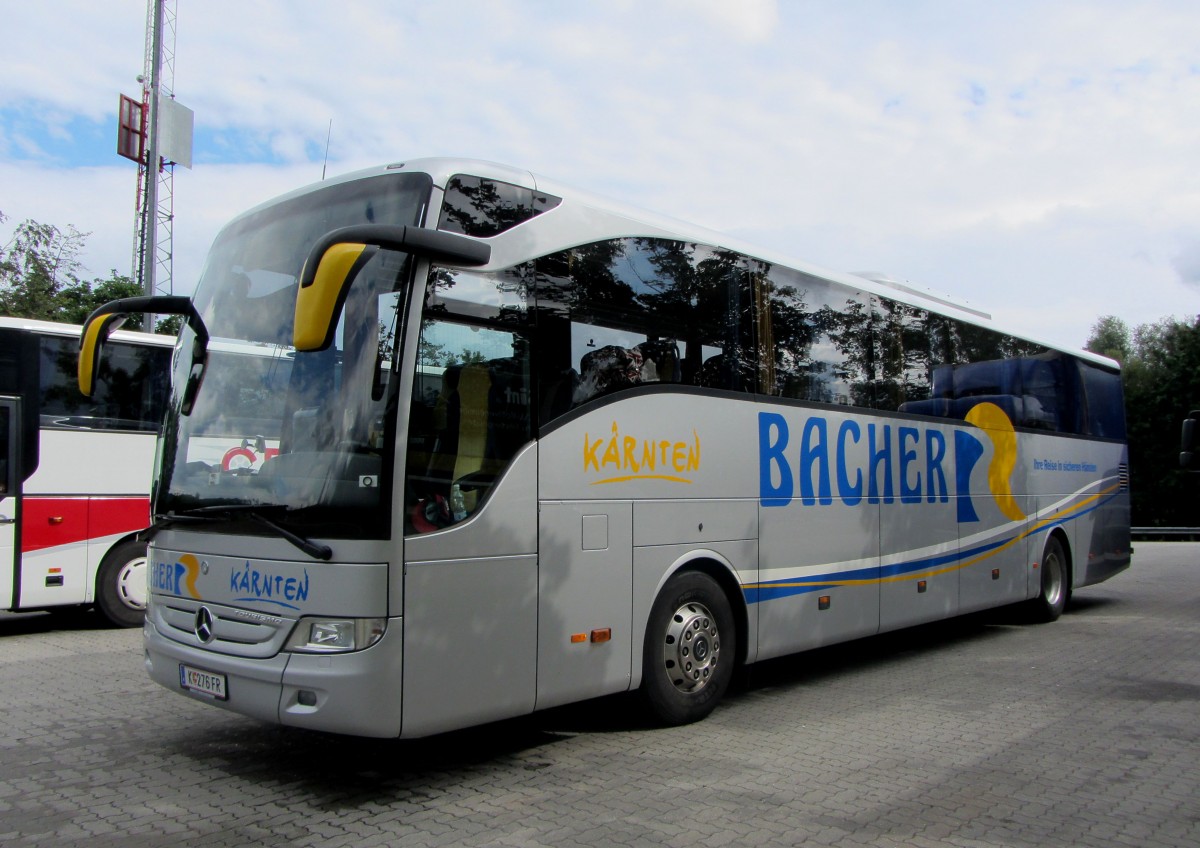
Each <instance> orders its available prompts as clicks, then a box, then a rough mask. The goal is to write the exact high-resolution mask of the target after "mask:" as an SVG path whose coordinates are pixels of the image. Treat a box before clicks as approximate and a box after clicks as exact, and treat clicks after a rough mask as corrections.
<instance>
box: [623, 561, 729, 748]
mask: <svg viewBox="0 0 1200 848" xmlns="http://www.w3.org/2000/svg"><path fill="white" fill-rule="evenodd" d="M736 656H737V628H736V625H735V623H734V620H733V612H732V611H731V609H730V607H729V599H728V598H726V597H725V593H724V592H723V591H721V587H720V586H718V585H717V582H716V581H715V580H713V579H712V578H711V577H709V576H708V575H707V574H701V573H700V572H697V571H689V572H685V573H683V574H680V575H677V576H675V577H672V578H671V579H670V580H668V581H667V585H666V586H664V587H663V590H662V592H661V593H659V596H658V597H657V598H655V600H654V605H653V606H652V607H651V608H650V619H649V622H648V623H647V625H646V641H645V645H644V647H643V651H642V687H641V693H642V697H643V698H644V699H645V701H646V704H647V706H648V707H649V709H650V711H651V713H652V714H653V715H654V717H655V718H656V719H658V720H659V721H660V722H662V723H663V724H667V725H679V724H688V723H690V722H693V721H699V720H700V719H702V718H704V717H705V716H706V715H708V714H709V713H711V712H712V711H713V709H714V708H715V707H716V706H717V703H718V702H719V701H720V700H721V696H722V695H724V694H725V690H726V689H727V688H728V687H729V681H730V679H732V677H733V669H734V660H735V658H736Z"/></svg>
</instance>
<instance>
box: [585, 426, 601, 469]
mask: <svg viewBox="0 0 1200 848" xmlns="http://www.w3.org/2000/svg"><path fill="white" fill-rule="evenodd" d="M603 443H604V439H596V441H594V442H588V435H587V433H584V434H583V470H584V471H587V470H588V467H589V466H590V467H592V468H594V469H596V470H597V471H599V470H600V457H598V456H596V451H597V450H598V449H599V448H600V445H602V444H603Z"/></svg>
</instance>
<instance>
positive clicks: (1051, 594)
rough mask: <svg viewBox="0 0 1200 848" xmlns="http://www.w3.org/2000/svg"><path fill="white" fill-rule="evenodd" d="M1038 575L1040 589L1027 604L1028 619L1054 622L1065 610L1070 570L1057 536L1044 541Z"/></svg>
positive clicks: (1069, 586)
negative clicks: (1044, 545)
mask: <svg viewBox="0 0 1200 848" xmlns="http://www.w3.org/2000/svg"><path fill="white" fill-rule="evenodd" d="M1038 574H1039V576H1040V579H1041V588H1040V589H1039V590H1038V595H1037V597H1036V598H1034V599H1033V600H1032V601H1030V602H1029V607H1028V611H1029V614H1030V617H1031V618H1033V620H1034V621H1038V622H1051V621H1055V620H1056V619H1057V618H1058V617H1059V616H1060V615H1062V613H1063V610H1064V609H1066V607H1067V598H1068V597H1069V596H1070V594H1071V568H1070V566H1069V565H1068V564H1067V552H1066V551H1065V550H1064V549H1063V546H1062V542H1060V541H1059V539H1058V537H1057V536H1051V537H1050V538H1049V539H1047V540H1046V547H1045V549H1044V550H1043V551H1042V563H1041V566H1040V567H1039V569H1038Z"/></svg>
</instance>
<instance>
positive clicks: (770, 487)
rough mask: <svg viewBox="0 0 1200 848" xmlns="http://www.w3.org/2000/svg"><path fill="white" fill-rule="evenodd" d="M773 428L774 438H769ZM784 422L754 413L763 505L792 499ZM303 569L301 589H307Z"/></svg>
mask: <svg viewBox="0 0 1200 848" xmlns="http://www.w3.org/2000/svg"><path fill="white" fill-rule="evenodd" d="M772 429H774V430H775V433H776V438H774V439H772V438H771V430H772ZM787 443H788V426H787V421H786V420H785V419H784V417H783V416H782V415H779V414H777V413H774V412H760V413H759V414H758V497H759V499H760V500H761V501H762V505H763V506H787V505H788V504H789V503H791V501H792V491H793V489H792V468H791V466H790V465H788V461H787V459H786V457H784V455H783V452H784V451H785V450H786V449H787ZM772 471H775V472H777V473H778V476H779V485H778V486H776V485H775V484H774V483H772V482H771V480H772V477H773V476H774V475H773V474H772ZM307 578H308V576H307V573H306V574H305V584H306V587H305V592H306V593H307Z"/></svg>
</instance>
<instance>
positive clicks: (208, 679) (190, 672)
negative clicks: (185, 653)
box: [179, 663, 229, 701]
mask: <svg viewBox="0 0 1200 848" xmlns="http://www.w3.org/2000/svg"><path fill="white" fill-rule="evenodd" d="M179 685H180V686H182V687H183V688H184V689H187V690H189V691H191V692H199V693H200V694H201V695H207V696H208V697H210V698H216V699H217V700H218V701H225V700H228V698H229V683H228V681H227V680H226V679H225V675H223V674H215V673H214V672H211V671H204V670H203V669H199V668H192V667H191V666H190V665H184V664H183V663H180V664H179Z"/></svg>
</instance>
